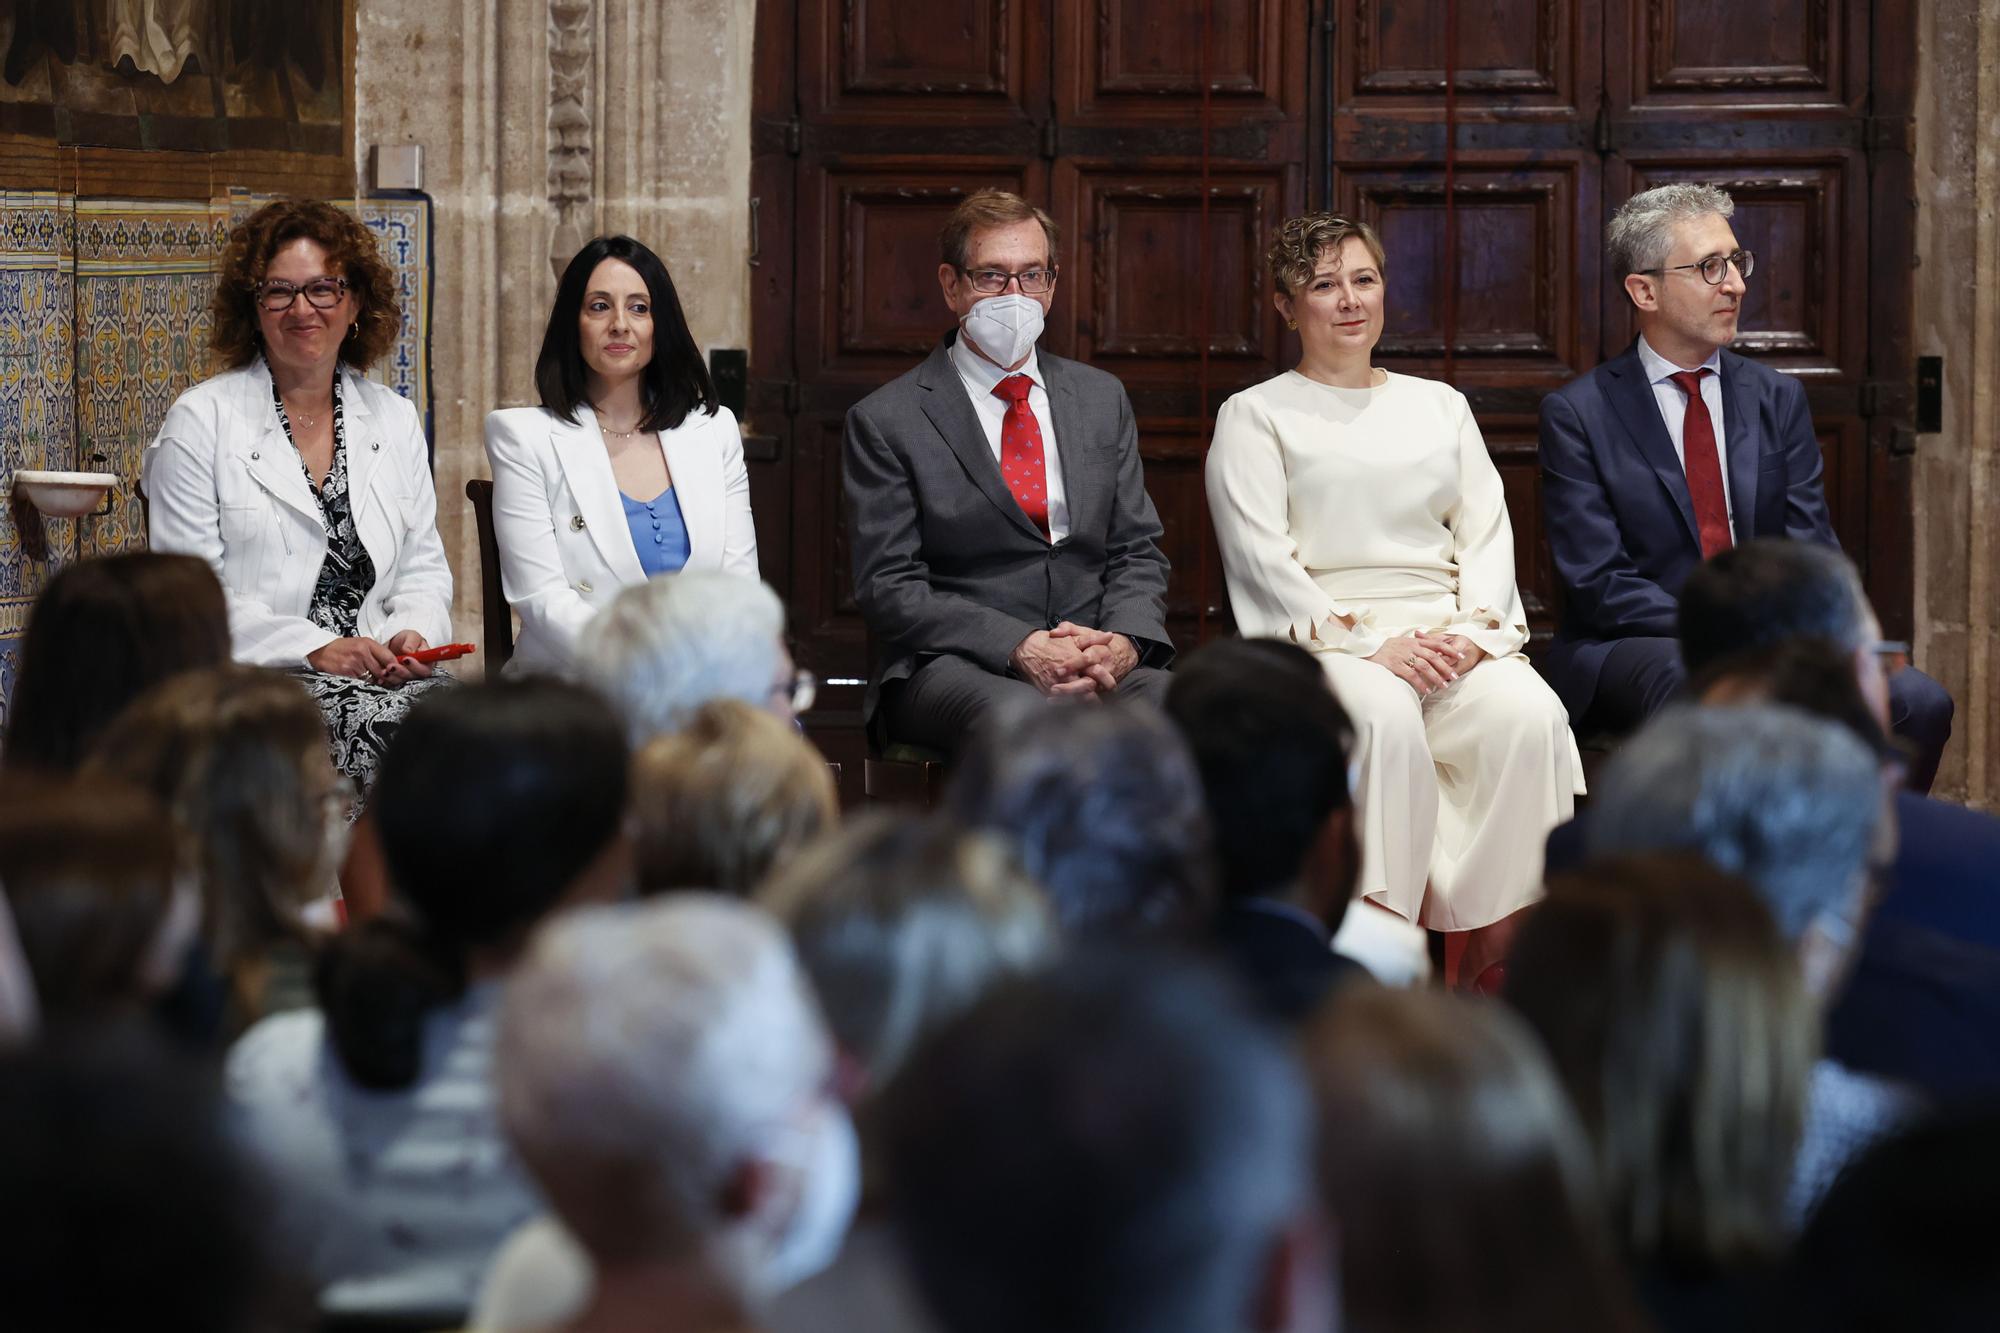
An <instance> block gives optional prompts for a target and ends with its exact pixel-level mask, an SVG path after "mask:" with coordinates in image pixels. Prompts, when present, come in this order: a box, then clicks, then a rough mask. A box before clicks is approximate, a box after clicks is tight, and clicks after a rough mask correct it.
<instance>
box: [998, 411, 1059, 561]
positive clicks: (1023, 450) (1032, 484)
mask: <svg viewBox="0 0 2000 1333" xmlns="http://www.w3.org/2000/svg"><path fill="white" fill-rule="evenodd" d="M1034 387H1035V382H1034V381H1033V380H1031V379H1029V378H1028V377H1027V376H1026V375H1009V376H1008V377H1007V378H1006V379H1004V380H1001V381H1000V382H999V383H998V384H996V385H994V386H993V396H994V397H995V398H1002V399H1005V400H1006V403H1007V415H1006V416H1005V417H1004V418H1002V419H1001V422H1000V475H1001V476H1003V477H1005V478H1006V479H1007V489H1008V490H1010V491H1012V492H1013V493H1014V499H1015V500H1016V502H1018V503H1019V504H1020V506H1021V512H1022V513H1024V514H1026V515H1027V516H1028V517H1029V518H1030V519H1031V520H1033V521H1034V524H1035V526H1036V527H1038V528H1040V529H1041V530H1042V535H1043V536H1044V537H1046V536H1048V535H1049V486H1048V468H1047V464H1046V463H1045V462H1044V456H1043V452H1042V423H1041V422H1039V421H1037V420H1035V414H1034V413H1033V412H1030V411H1029V410H1028V391H1029V390H1030V389H1032V388H1034Z"/></svg>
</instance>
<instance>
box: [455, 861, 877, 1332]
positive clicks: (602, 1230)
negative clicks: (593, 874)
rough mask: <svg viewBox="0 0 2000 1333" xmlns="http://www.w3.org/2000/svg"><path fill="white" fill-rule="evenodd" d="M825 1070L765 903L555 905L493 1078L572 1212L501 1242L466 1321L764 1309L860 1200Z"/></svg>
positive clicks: (794, 966)
mask: <svg viewBox="0 0 2000 1333" xmlns="http://www.w3.org/2000/svg"><path fill="white" fill-rule="evenodd" d="M833 1069H834V1049H833V1043H832V1042H831V1041H830V1040H829V1039H828V1036H827V1032H826V1027H825V1024H824V1023H823V1022H822V1021H821V1019H820V1015H819V1009H818V1006H817V1004H816V1003H815V1002H814V1000H813V996H812V992H811V987H810V985H809V984H808V981H807V978H806V976H805V973H804V972H803V970H802V969H801V968H800V967H799V964H798V960H797V958H796V956H795V955H794V954H793V952H792V948H791V945H790V944H789V943H788V942H787V940H786V939H785V934H784V931H783V930H782V929H781V928H780V927H779V926H778V925H777V924H776V923H775V922H774V921H772V920H771V919H770V917H768V916H767V915H765V914H764V913H763V912H761V911H759V910H757V909H756V908H754V907H752V906H750V905H748V904H746V903H744V902H742V901H740V900H738V899H733V898H725V897H723V896H721V895H718V894H701V893H682V894H674V895H670V896H668V897H665V898H660V899H653V900H648V901H645V902H641V903H636V904H630V905H626V906H623V907H616V908H595V909H586V910H583V911H579V912H576V913H573V914H571V915H570V916H568V917H566V918H564V919H562V920H559V921H556V922H554V923H552V924H551V925H550V926H549V927H548V928H546V929H545V930H543V931H542V932H541V933H540V934H539V935H538V936H537V938H536V940H535V942H534V945H533V947H532V948H531V950H530V952H529V955H528V957H527V959H526V961H525V962H524V963H523V965H522V967H521V969H520V971H519V972H518V973H517V975H516V976H515V978H514V979H513V981H512V982H511V983H510V985H509V988H508V994H507V999H506V1003H505V1007H504V1010H503V1012H502V1014H501V1020H500V1038H499V1083H500V1108H501V1115H502V1117H503V1119H504V1121H505V1124H506V1127H507V1133H508V1136H509V1138H510V1139H511V1140H512V1142H513V1144H514V1147H515V1149H516V1150H517V1151H518V1152H519V1153H520V1155H521V1158H522V1160H523V1161H524V1162H526V1163H527V1165H528V1169H529V1170H530V1171H531V1172H532V1173H533V1174H534V1176H535V1179H536V1181H537V1182H538V1183H539V1184H540V1185H541V1187H542V1191H543V1193H544V1195H545V1196H546V1197H547V1199H548V1201H549V1205H550V1207H551V1209H552V1210H553V1211H554V1214H555V1216H556V1217H557V1218H559V1219H560V1222H561V1228H562V1229H561V1231H559V1232H558V1231H556V1230H555V1229H553V1228H552V1227H538V1228H531V1229H529V1230H527V1231H525V1232H523V1233H522V1234H521V1235H519V1236H517V1237H515V1239H514V1240H513V1241H511V1242H510V1243H509V1245H508V1246H507V1249H506V1250H505V1251H504V1252H503V1253H502V1255H501V1257H500V1259H499V1261H498V1263H497V1264H496V1266H495V1272H494V1275H493V1278H492V1280H491V1281H490V1282H489V1285H488V1288H487V1290H486V1292H485V1293H483V1294H482V1296H481V1300H480V1310H479V1312H478V1315H477V1318H476V1322H477V1326H478V1327H480V1328H488V1329H490V1328H523V1327H534V1328H540V1327H545V1326H548V1325H550V1324H556V1323H562V1324H563V1326H564V1327H566V1328H569V1329H572V1330H576V1331H577V1333H622V1331H623V1330H633V1333H638V1331H639V1330H645V1333H724V1331H726V1330H749V1329H751V1328H753V1327H755V1326H757V1325H758V1323H759V1314H760V1311H761V1309H762V1307H763V1306H764V1304H765V1303H766V1302H767V1301H768V1300H769V1299H770V1297H771V1296H772V1295H773V1293H775V1292H776V1291H778V1290H780V1289H782V1288H783V1287H785V1286H787V1285H789V1284H791V1283H793V1282H795V1281H797V1280H798V1279H799V1278H800V1277H802V1276H803V1275H805V1274H807V1273H810V1272H813V1271H816V1270H817V1269H818V1268H820V1267H822V1266H823V1265H824V1264H826V1262H827V1261H828V1260H830V1259H831V1258H832V1256H833V1254H834V1252H835V1250H837V1249H838V1248H839V1245H840V1242H841V1239H842V1237H843V1236H844V1235H845V1234H846V1230H847V1224H848V1221H849V1219H850V1218H851V1216H852V1215H853V1209H854V1201H855V1196H856V1193H857V1190H858V1179H859V1164H858V1160H857V1157H858V1154H857V1149H856V1146H855V1139H854V1128H853V1124H852V1122H851V1121H850V1120H849V1118H848V1113H847V1110H846V1108H845V1107H844V1106H843V1105H842V1104H841V1103H840V1101H839V1100H838V1099H837V1098H836V1097H835V1096H834V1095H833V1091H832V1085H833ZM571 1236H573V1237H575V1240H574V1241H573V1242H572V1241H569V1240H568V1239H567V1238H568V1237H571ZM571 1246H576V1247H580V1249H581V1252H582V1253H583V1254H584V1255H585V1256H587V1261H588V1262H587V1264H585V1265H581V1266H579V1265H577V1264H576V1263H575V1262H574V1256H572V1255H571V1254H569V1253H567V1251H568V1249H569V1247H571ZM565 1320H567V1322H566V1323H565V1322H564V1321H565Z"/></svg>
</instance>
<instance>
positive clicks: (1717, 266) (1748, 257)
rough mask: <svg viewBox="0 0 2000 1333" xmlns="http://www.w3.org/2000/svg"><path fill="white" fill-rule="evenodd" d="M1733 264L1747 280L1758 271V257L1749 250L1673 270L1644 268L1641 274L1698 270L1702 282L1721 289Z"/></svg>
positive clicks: (1714, 257)
mask: <svg viewBox="0 0 2000 1333" xmlns="http://www.w3.org/2000/svg"><path fill="white" fill-rule="evenodd" d="M1731 264H1734V265H1736V271H1737V272H1738V273H1740V274H1742V275H1743V276H1744V277H1746V278H1747V277H1749V276H1750V275H1751V274H1752V273H1754V272H1756V271H1757V256H1755V255H1753V254H1751V253H1750V252H1749V251H1748V250H1738V251H1737V252H1736V253H1735V254H1733V255H1710V256H1709V257H1708V258H1706V259H1704V260H1702V261H1701V262H1700V263H1699V264H1675V265H1674V266H1673V267H1672V268H1642V269H1640V270H1639V271H1640V272H1641V273H1674V272H1678V271H1679V270H1681V269H1684V268H1691V269H1697V270H1699V271H1700V273H1701V280H1702V281H1703V282H1705V283H1707V284H1708V285H1709V286H1711V287H1719V286H1721V285H1722V280H1723V279H1724V278H1726V277H1728V276H1729V266H1730V265H1731Z"/></svg>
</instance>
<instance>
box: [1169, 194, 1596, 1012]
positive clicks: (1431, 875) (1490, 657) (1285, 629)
mask: <svg viewBox="0 0 2000 1333" xmlns="http://www.w3.org/2000/svg"><path fill="white" fill-rule="evenodd" d="M1270 266H1271V272H1272V278H1273V282H1274V284H1275V287H1276V302H1277V306H1278V309H1279V311H1280V312H1282V313H1283V314H1284V316H1285V318H1286V321H1287V323H1288V324H1289V325H1290V326H1291V327H1293V328H1296V329H1297V330H1298V332H1299V341H1300V343H1301V345H1302V347H1303V349H1304V355H1303V356H1302V357H1301V359H1300V361H1299V365H1298V369H1296V370H1294V371H1288V372H1286V373H1285V374H1283V375H1280V376H1278V377H1277V378H1276V379H1273V380H1268V381H1266V382H1265V383H1263V384H1260V385H1257V386H1256V387H1255V388H1251V389H1246V390H1244V391H1243V392H1242V393H1239V394H1237V395H1235V396H1234V397H1232V398H1231V399H1230V400H1229V401H1228V402H1226V403H1224V404H1223V406H1222V411H1221V414H1220V415H1219V417H1218V418H1217V420H1216V426H1215V440H1214V443H1213V444H1212V445H1211V447H1210V449H1209V453H1208V468H1207V477H1208V501H1209V508H1210V510H1211V512H1212V514H1213V516H1214V519H1215V531H1216V537H1217V539H1218V541H1219V543H1220V545H1221V548H1222V563H1223V569H1224V572H1225V573H1226V575H1227V577H1228V581H1229V597H1230V602H1231V605H1232V606H1233V607H1234V609H1235V613H1236V623H1237V627H1238V628H1239V629H1240V630H1241V631H1242V632H1243V633H1244V634H1246V635H1253V636H1266V637H1272V638H1285V639H1290V640H1292V641H1293V642H1296V643H1298V644H1300V645H1301V646H1303V647H1305V648H1308V649H1310V650H1311V651H1312V652H1314V653H1315V654H1317V655H1318V657H1319V659H1320V661H1321V662H1322V663H1323V664H1324V665H1325V667H1326V672H1327V676H1328V678H1329V679H1330V680H1331V682H1332V684H1333V688H1334V692H1335V693H1336V694H1338V695H1339V696H1340V699H1341V702H1342V703H1343V704H1344V705H1346V708H1347V711H1348V713H1349V714H1350V715H1351V716H1352V718H1353V720H1354V724H1355V731H1356V748H1357V751H1358V759H1359V783H1358V786H1357V787H1356V790H1355V805H1356V809H1357V811H1358V813H1359V818H1360V828H1361V842H1362V871H1361V890H1360V891H1361V896H1362V897H1363V898H1365V899H1366V900H1367V901H1369V902H1371V903H1374V904H1376V905H1377V906H1378V907H1383V908H1387V909H1388V910H1389V911H1391V912H1394V913H1395V914H1397V915H1398V916H1400V917H1402V918H1404V919H1405V920H1407V921H1410V922H1413V923H1415V924H1418V925H1422V926H1425V927H1428V928H1429V929H1432V930H1440V931H1469V932H1475V933H1474V934H1473V935H1471V936H1469V937H1468V939H1467V941H1466V944H1465V951H1464V956H1463V962H1462V964H1461V967H1460V969H1459V975H1460V976H1462V977H1475V978H1476V977H1478V976H1479V974H1480V973H1481V972H1482V971H1483V970H1484V969H1485V968H1486V967H1487V966H1488V965H1489V964H1491V963H1493V962H1495V961H1497V960H1498V958H1499V957H1500V956H1501V954H1502V953H1503V951H1504V938H1502V937H1503V935H1504V932H1503V931H1488V930H1485V929H1484V928H1485V927H1490V926H1495V925H1497V924H1498V923H1501V922H1504V921H1505V920H1506V919H1507V918H1508V917H1509V916H1510V915H1512V914H1513V913H1514V912H1515V911H1516V910H1518V909H1519V908H1521V907H1523V906H1525V905H1527V904H1528V903H1530V902H1532V901H1533V900H1534V899H1535V898H1537V897H1539V896H1540V893H1541V888H1540V884H1541V875H1542V845H1543V842H1544V840H1545V839H1546V837H1547V835H1548V832H1549V830H1550V829H1551V828H1552V827H1554V826H1555V825H1556V824H1558V823H1560V822H1562V821H1563V820H1566V819H1568V818H1569V817H1570V814H1571V812H1572V810H1573V808H1574V804H1575V797H1576V796H1577V795H1578V794H1579V793H1581V791H1582V789H1583V783H1582V766H1581V763H1580V761H1579V759H1578V756H1577V753H1576V742H1575V740H1574V738H1573V737H1572V736H1571V735H1570V730H1569V724H1568V720H1567V718H1566V716H1565V715H1564V712H1563V708H1562V705H1561V704H1560V703H1559V702H1558V701H1557V699H1556V697H1555V695H1554V693H1553V692H1552V691H1551V690H1550V689H1549V688H1548V687H1547V686H1546V685H1545V684H1543V683H1542V679H1541V677H1540V676H1538V675H1537V674H1536V673H1535V670H1534V668H1533V667H1531V666H1530V665H1529V664H1528V660H1527V658H1525V657H1524V656H1522V655H1521V649H1522V647H1523V646H1524V645H1525V644H1526V643H1527V641H1528V626H1527V618H1526V616H1525V615H1524V614H1523V612H1522V610H1521V598H1520V593H1519V591H1518V590H1517V589H1516V587H1515V584H1514V534H1513V529H1512V526H1511V524H1509V522H1508V519H1507V506H1506V497H1505V495H1504V494H1503V492H1502V490H1501V485H1500V476H1499V473H1498V472H1497V471H1496V470H1495V468H1494V466H1493V462H1492V460H1491V458H1489V457H1488V456H1487V453H1486V445H1485V442H1484V441H1483V440H1481V438H1480V435H1479V428H1478V426H1477V425H1475V424H1474V422H1473V419H1472V413H1471V410H1470V409H1469V408H1468V407H1467V405H1466V401H1465V397H1464V395H1462V394H1460V393H1459V392H1458V391H1457V390H1456V389H1453V388H1451V387H1450V386H1448V385H1444V384H1440V383H1436V382H1434V381H1430V380H1423V379H1415V378H1412V377H1410V376H1407V375H1396V374H1391V373H1389V372H1388V371H1385V370H1382V369H1380V368H1377V367H1376V366H1374V365H1373V364H1372V363H1371V360H1370V354H1371V353H1372V351H1373V349H1374V347H1375V344H1376V342H1377V340H1378V339H1380V337H1381V335H1382V320H1383V308H1384V305H1385V301H1384V289H1383V268H1384V264H1383V254H1382V246H1381V242H1380V241H1379V240H1377V239H1376V237H1375V234H1374V232H1373V231H1372V230H1370V229H1369V228H1368V227H1367V226H1366V225H1365V224H1362V223H1357V222H1351V221H1348V220H1346V219H1344V218H1339V217H1335V216H1333V215H1331V214H1325V213H1317V214H1309V215H1307V216H1305V217H1301V218H1294V219H1292V220H1291V221H1290V222H1287V223H1286V224H1285V225H1284V227H1283V228H1282V229H1281V230H1280V232H1279V235H1278V239H1277V241H1276V242H1275V243H1274V244H1273V246H1272V248H1271V253H1270Z"/></svg>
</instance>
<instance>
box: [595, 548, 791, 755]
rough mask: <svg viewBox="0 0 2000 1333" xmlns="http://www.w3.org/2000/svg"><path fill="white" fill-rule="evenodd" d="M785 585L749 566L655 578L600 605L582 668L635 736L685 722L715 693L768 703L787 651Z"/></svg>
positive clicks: (637, 741) (639, 740) (638, 741)
mask: <svg viewBox="0 0 2000 1333" xmlns="http://www.w3.org/2000/svg"><path fill="white" fill-rule="evenodd" d="M784 633H785V608H784V605H783V604H782V603H781V602H779V601H778V594H776V593H775V592H772V591H771V589H770V588H769V587H767V586H766V585H764V584H763V583H760V582H759V581H758V580H756V579H753V578H748V577H746V576H744V575H741V574H721V573H714V572H709V571H696V572H692V573H683V574H673V575H669V576H667V577H664V578H657V579H648V580H646V581H645V582H644V583H636V584H633V585H632V586H631V587H629V588H626V589H625V590H624V591H623V592H621V593H619V594H618V596H617V597H616V598H615V599H614V600H613V601H612V603H611V605H609V606H607V607H605V608H604V610H602V611H600V612H599V613H598V614H597V615H596V616H595V617H594V618H593V619H592V620H591V621H590V623H589V624H588V625H586V626H584V630H583V634H582V636H581V637H580V638H579V640H578V642H577V652H578V658H579V661H580V663H581V670H582V672H583V675H584V676H585V678H586V679H588V680H589V681H590V683H591V684H593V685H595V686H597V688H598V689H600V690H602V691H603V692H604V695H605V697H606V698H608V699H610V700H611V702H612V703H613V704H614V705H616V706H617V708H618V711H619V712H620V714H622V715H623V717H624V719H625V725H626V729H627V731H628V732H629V733H630V736H631V739H632V744H633V745H634V746H635V747H636V746H639V745H643V744H644V743H645V742H646V741H648V740H650V739H652V738H653V737H654V736H657V735H660V734H662V733H664V732H671V731H677V730H679V729H680V727H681V726H682V725H683V724H684V723H685V722H686V721H687V719H688V718H690V717H691V716H693V714H694V712H695V710H696V709H698V708H700V707H701V706H702V705H703V704H705V703H707V702H708V701H709V700H711V699H741V700H743V701H744V702H745V703H751V704H757V705H759V706H760V707H761V706H762V705H763V704H764V702H765V701H766V700H767V699H768V698H769V697H770V692H771V685H772V681H773V678H774V677H775V676H776V674H777V670H778V662H779V655H780V653H782V652H783V651H784V642H783V639H784Z"/></svg>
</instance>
